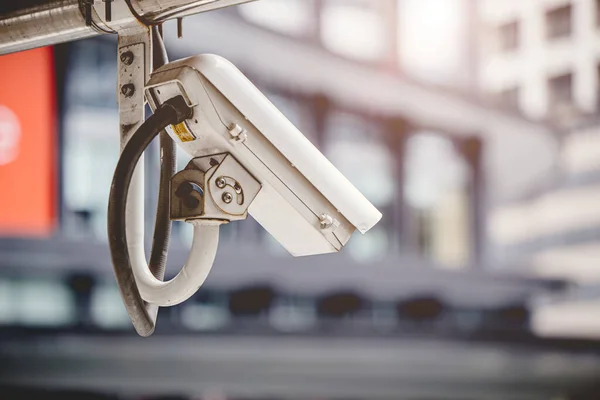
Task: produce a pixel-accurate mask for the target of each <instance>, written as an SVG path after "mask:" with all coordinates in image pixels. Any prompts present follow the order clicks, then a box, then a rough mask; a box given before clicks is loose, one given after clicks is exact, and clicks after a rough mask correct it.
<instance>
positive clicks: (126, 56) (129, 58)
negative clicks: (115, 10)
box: [106, 2, 134, 65]
mask: <svg viewBox="0 0 600 400" xmlns="http://www.w3.org/2000/svg"><path fill="white" fill-rule="evenodd" d="M106 4H110V2H108V3H106ZM120 59H121V62H122V63H123V64H125V65H131V64H132V63H133V59H134V56H133V53H132V52H131V51H126V52H125V53H122V54H121V57H120Z"/></svg>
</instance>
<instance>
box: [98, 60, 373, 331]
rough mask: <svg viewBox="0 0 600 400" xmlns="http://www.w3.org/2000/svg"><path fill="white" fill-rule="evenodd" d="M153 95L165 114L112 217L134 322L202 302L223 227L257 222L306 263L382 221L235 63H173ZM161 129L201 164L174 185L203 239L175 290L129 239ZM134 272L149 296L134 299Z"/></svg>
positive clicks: (120, 169)
mask: <svg viewBox="0 0 600 400" xmlns="http://www.w3.org/2000/svg"><path fill="white" fill-rule="evenodd" d="M145 94H146V98H147V100H148V102H149V104H150V107H151V108H152V109H153V111H155V113H154V114H153V116H152V117H150V118H149V119H148V120H147V121H146V122H145V123H144V124H142V126H141V127H140V128H139V129H138V131H136V133H134V135H133V136H132V138H131V139H130V140H129V141H128V142H127V144H126V146H125V148H124V150H123V153H122V155H121V159H120V160H119V163H118V164H117V169H116V171H115V175H114V178H113V185H112V188H111V201H110V202H109V213H108V217H109V244H110V246H111V253H112V257H113V264H114V266H115V271H116V273H117V278H118V281H119V285H120V286H121V291H122V293H123V294H124V296H129V297H128V298H126V304H127V305H128V307H129V308H128V310H129V311H130V315H134V314H135V315H137V314H139V313H138V310H139V309H140V307H142V305H141V304H140V302H141V300H144V301H145V302H147V303H150V304H153V305H158V306H172V305H175V304H178V303H181V302H183V301H185V300H186V299H188V298H189V297H190V296H192V295H193V294H194V293H195V292H196V290H197V289H198V288H199V287H200V286H201V285H202V284H203V282H204V280H205V279H206V277H207V276H208V273H209V272H210V269H211V268H212V264H213V261H214V258H215V255H216V250H217V246H218V238H219V226H220V225H221V224H223V223H228V222H231V221H236V220H242V219H245V218H246V217H247V215H248V214H250V215H252V216H253V217H254V219H255V220H256V221H258V222H259V223H260V224H261V225H262V226H263V227H264V228H265V229H266V230H267V231H268V232H269V233H270V234H271V235H272V236H273V237H274V238H275V239H277V240H278V241H279V242H280V243H281V244H282V245H283V247H284V248H286V249H287V250H288V251H289V252H290V253H291V254H292V255H294V256H306V255H312V254H323V253H331V252H336V251H339V250H341V249H342V247H344V245H345V244H346V243H348V240H349V239H350V236H351V235H352V233H353V232H354V231H355V230H358V231H359V232H362V233H365V232H366V231H368V230H369V229H370V228H372V227H373V226H374V225H375V224H376V223H377V222H378V221H379V220H380V219H381V213H380V212H379V211H377V209H376V208H375V207H374V206H373V205H372V204H371V203H370V202H369V201H368V200H367V199H366V198H365V197H364V196H363V195H362V194H361V193H360V192H359V191H358V190H357V189H356V188H355V187H354V186H353V185H352V184H351V183H350V182H349V181H348V180H347V179H346V178H345V177H344V176H343V175H342V174H341V173H340V172H339V171H338V170H337V169H336V168H335V167H334V166H333V165H332V164H331V163H330V162H329V161H328V160H327V159H326V158H325V157H324V156H323V154H321V153H320V152H319V150H317V148H316V147H315V146H313V145H312V144H311V143H310V141H309V140H308V139H306V138H305V137H304V135H302V133H300V132H299V131H298V130H297V129H296V128H295V127H294V125H293V124H292V123H290V121H288V120H287V118H285V117H284V116H283V114H281V112H279V110H277V108H275V106H273V104H271V102H269V100H267V98H266V97H265V96H264V95H263V94H262V93H260V91H259V90H258V89H257V88H256V87H255V86H254V85H252V83H250V81H249V80H248V79H246V77H245V76H244V75H243V74H242V73H241V72H240V71H239V70H238V69H237V68H236V67H234V66H233V65H232V64H231V63H230V62H228V61H227V60H225V59H223V58H221V57H218V56H214V55H201V56H196V57H191V58H187V59H184V60H180V61H176V62H173V63H170V64H166V65H164V66H162V67H161V68H159V69H157V70H156V71H155V72H154V73H153V74H152V76H151V78H150V81H149V82H148V84H147V86H146V88H145ZM161 129H165V130H166V131H167V132H168V133H169V135H170V136H171V138H172V139H173V140H174V141H175V142H176V143H177V144H178V145H179V147H181V148H182V149H183V150H184V151H185V152H186V153H187V154H188V155H190V156H191V157H192V159H191V161H190V162H189V163H188V165H187V166H186V167H185V168H184V169H183V170H182V171H180V172H178V173H177V174H175V175H174V176H173V177H172V179H171V188H170V190H171V196H170V199H171V200H170V217H171V219H173V220H182V221H186V222H189V223H191V224H192V225H194V239H193V243H192V249H191V251H190V255H189V257H188V260H187V262H186V264H185V265H184V266H183V268H182V270H181V271H180V272H179V274H178V275H177V276H176V277H175V278H173V279H171V280H170V281H167V282H163V281H160V280H158V279H156V277H154V276H153V275H152V274H151V272H150V270H149V269H148V264H147V263H146V260H145V254H144V249H143V246H142V245H140V243H143V240H139V233H136V237H135V238H134V240H130V241H128V240H127V236H126V234H125V230H126V229H125V221H126V219H127V216H128V215H129V213H130V211H129V210H128V209H126V208H125V206H124V203H126V199H127V192H128V188H129V183H128V182H130V180H131V177H132V175H133V169H134V167H135V163H136V162H137V160H139V157H140V155H141V153H142V152H143V149H144V148H145V147H146V146H147V145H148V144H149V143H150V141H151V140H152V138H153V137H154V136H155V135H156V134H158V132H159V131H160V130H161ZM132 212H133V211H132ZM113 228H114V229H113ZM129 272H131V273H132V274H133V277H134V278H135V288H137V289H138V290H139V297H135V296H134V297H131V296H132V295H131V293H132V290H133V289H132V288H131V287H130V286H131V276H130V275H129ZM133 293H135V290H133ZM136 296H137V295H136ZM124 299H125V297H124ZM132 320H134V324H135V323H136V322H135V318H133V317H132Z"/></svg>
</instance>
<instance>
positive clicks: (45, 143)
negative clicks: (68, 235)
mask: <svg viewBox="0 0 600 400" xmlns="http://www.w3.org/2000/svg"><path fill="white" fill-rule="evenodd" d="M0 72H1V73H0V234H2V235H4V236H7V235H10V236H21V235H36V236H38V235H47V234H49V233H50V232H51V231H52V229H53V228H54V225H55V216H56V203H55V199H56V179H55V178H56V161H57V159H56V135H55V125H56V118H55V107H54V98H55V96H54V67H53V60H52V49H51V48H49V47H46V48H41V49H35V50H30V51H26V52H21V53H15V54H9V55H5V56H0Z"/></svg>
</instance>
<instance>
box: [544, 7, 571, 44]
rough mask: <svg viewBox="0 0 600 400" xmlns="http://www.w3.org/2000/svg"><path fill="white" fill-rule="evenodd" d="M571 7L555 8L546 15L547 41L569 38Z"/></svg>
mask: <svg viewBox="0 0 600 400" xmlns="http://www.w3.org/2000/svg"><path fill="white" fill-rule="evenodd" d="M571 14H572V6H571V5H566V6H564V7H559V8H555V9H553V10H550V11H548V12H547V13H546V36H547V37H548V39H554V38H558V37H564V36H569V35H570V34H571V29H572V28H571V25H572V22H571Z"/></svg>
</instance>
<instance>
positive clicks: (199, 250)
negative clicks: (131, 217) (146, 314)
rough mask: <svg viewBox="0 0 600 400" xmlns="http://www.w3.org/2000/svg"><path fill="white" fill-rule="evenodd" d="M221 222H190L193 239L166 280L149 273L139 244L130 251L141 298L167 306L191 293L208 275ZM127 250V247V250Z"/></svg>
mask: <svg viewBox="0 0 600 400" xmlns="http://www.w3.org/2000/svg"><path fill="white" fill-rule="evenodd" d="M222 223H223V222H222V221H200V220H198V221H192V224H193V225H194V238H193V241H192V248H191V250H190V253H189V255H188V258H187V261H186V262H185V264H184V266H183V268H181V271H179V273H178V274H177V275H176V276H175V277H174V278H173V279H171V280H169V281H161V280H158V279H156V278H155V277H154V275H152V273H151V272H150V269H149V267H148V264H147V263H146V257H145V254H144V249H143V246H139V247H136V249H135V251H133V252H132V253H131V267H132V269H133V274H134V276H135V280H136V283H137V287H138V289H139V291H140V295H141V296H142V299H144V301H146V302H148V303H150V304H153V305H157V306H161V307H169V306H174V305H177V304H179V303H183V302H184V301H186V300H187V299H189V298H190V297H191V296H193V295H194V293H196V292H197V291H198V289H199V288H200V286H202V284H203V283H204V281H205V280H206V277H207V276H208V274H209V272H210V270H211V268H212V265H213V263H214V261H215V256H216V254H217V247H218V245H219V226H220V225H221V224H222ZM130 250H131V249H130Z"/></svg>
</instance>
